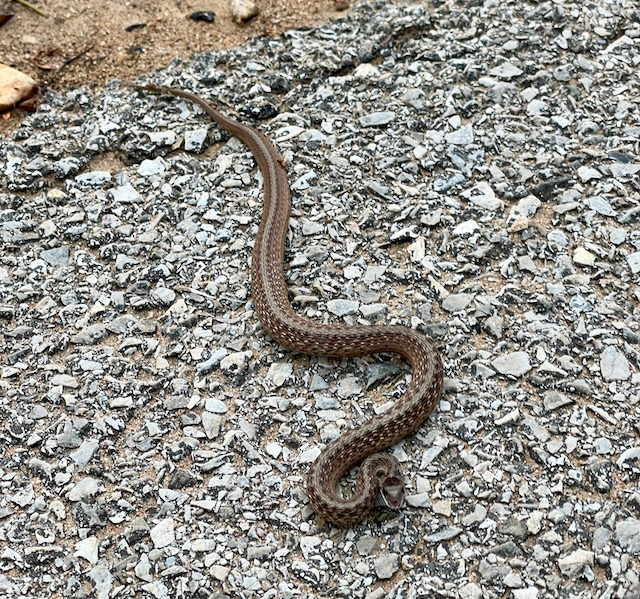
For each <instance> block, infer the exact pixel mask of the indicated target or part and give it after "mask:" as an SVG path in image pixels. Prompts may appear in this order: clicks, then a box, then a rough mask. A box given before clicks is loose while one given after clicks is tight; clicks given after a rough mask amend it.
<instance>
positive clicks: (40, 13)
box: [16, 0, 49, 17]
mask: <svg viewBox="0 0 640 599" xmlns="http://www.w3.org/2000/svg"><path fill="white" fill-rule="evenodd" d="M16 2H18V3H19V4H22V6H26V7H27V8H29V9H31V10H32V11H33V12H35V13H38V14H39V15H40V16H41V17H48V16H49V15H48V14H47V13H46V12H44V11H43V10H40V9H39V8H38V7H37V6H34V5H33V4H31V2H27V0H16Z"/></svg>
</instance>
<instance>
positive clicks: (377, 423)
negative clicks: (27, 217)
mask: <svg viewBox="0 0 640 599" xmlns="http://www.w3.org/2000/svg"><path fill="white" fill-rule="evenodd" d="M139 89H143V90H146V91H150V92H154V93H166V94H171V95H174V96H181V97H183V98H186V99H188V100H191V101H192V102H194V103H196V104H197V105H199V106H200V107H202V109H203V110H204V111H205V112H206V113H207V114H208V115H209V116H210V117H211V118H212V119H213V120H214V121H215V122H216V123H217V124H218V125H220V126H221V127H222V128H223V129H225V130H226V131H227V132H228V133H230V134H231V135H233V136H235V137H237V138H238V139H240V140H241V141H242V142H243V143H244V144H245V145H246V146H247V147H248V148H249V150H250V151H251V153H252V154H253V156H254V157H255V160H256V162H257V163H258V167H259V168H260V170H261V171H262V175H263V179H264V207H263V211H262V218H261V221H260V227H259V229H258V233H257V237H256V240H255V244H254V247H253V254H252V262H251V291H252V294H253V301H254V305H255V310H256V313H257V315H258V318H259V319H260V322H261V323H262V326H263V328H264V329H265V330H266V331H267V333H268V334H269V335H270V336H271V337H272V338H273V339H274V340H275V341H277V342H278V343H280V344H281V345H283V346H284V347H287V348H289V349H291V350H294V351H297V352H301V353H304V354H309V355H317V356H327V357H334V358H348V357H355V356H365V355H371V354H377V353H381V352H393V353H397V354H400V355H402V356H404V357H405V358H406V359H407V361H408V362H409V364H410V366H411V368H412V372H413V376H412V380H411V383H410V384H409V387H408V389H407V391H406V392H405V394H404V395H403V396H402V398H400V399H399V400H398V401H396V402H395V403H394V404H393V406H392V407H391V408H390V409H389V410H387V411H385V412H383V413H381V414H378V415H376V416H374V417H373V418H371V419H369V420H367V421H365V422H364V423H363V424H360V425H358V426H356V427H355V428H353V429H351V430H349V431H347V432H345V433H343V434H342V435H340V436H339V437H338V438H337V439H334V440H333V441H331V442H330V443H329V444H328V445H327V446H326V447H325V449H324V450H323V451H322V452H321V454H320V455H319V456H318V458H317V459H316V461H315V462H314V463H313V464H312V466H311V468H310V470H309V474H308V477H307V493H308V496H309V500H310V503H311V506H312V507H313V509H314V510H315V511H316V512H317V513H318V514H320V515H321V516H322V517H323V518H324V519H325V520H327V521H329V522H332V523H334V524H336V525H339V526H346V525H350V524H353V523H355V522H357V521H358V520H360V519H361V518H362V517H363V516H364V515H365V514H366V513H367V511H368V510H369V509H370V508H371V507H372V506H373V504H374V502H375V499H376V497H377V496H378V494H382V497H383V499H384V500H385V502H386V503H387V505H388V506H389V507H392V508H395V509H397V508H399V507H400V506H401V505H402V501H403V497H404V491H403V489H404V483H403V478H402V474H401V471H400V464H399V463H398V461H397V460H396V459H395V458H394V457H393V456H391V455H389V454H381V453H379V452H380V451H382V450H383V449H386V448H388V447H389V446H391V445H393V444H394V443H396V442H398V441H399V440H400V439H402V438H404V437H406V436H407V435H410V434H412V433H413V432H414V431H415V430H416V429H418V428H419V427H420V426H421V424H422V423H423V421H424V420H425V419H426V418H427V416H428V415H429V414H430V413H431V411H432V410H433V408H434V407H435V405H436V403H437V402H438V400H439V398H440V394H441V391H442V380H443V370H442V361H441V359H440V356H439V354H438V352H437V351H436V349H435V348H434V346H433V345H432V343H431V342H430V341H429V340H428V339H427V337H425V336H424V335H422V334H420V333H418V332H417V331H414V330H412V329H409V328H407V327H404V326H398V325H394V326H386V325H375V326H352V325H334V324H330V325H327V324H321V323H317V322H314V321H313V320H310V319H307V318H304V317H302V316H300V315H298V314H296V313H295V312H294V311H293V309H292V307H291V304H290V302H289V298H288V290H287V285H286V282H285V278H284V266H283V260H284V249H285V239H286V235H287V230H288V226H289V213H290V209H291V193H290V190H289V183H288V180H287V175H286V171H285V166H284V160H283V159H282V157H281V156H280V154H279V153H278V152H277V150H276V149H275V148H274V146H273V145H272V143H271V142H270V141H269V140H268V139H267V138H266V137H265V136H264V135H263V134H262V133H260V132H259V131H257V130H255V129H253V128H251V127H249V126H247V125H243V124H241V123H238V122H237V121H235V120H233V119H231V118H229V117H227V116H225V115H224V114H222V113H221V112H219V111H218V110H216V109H215V108H213V107H212V106H211V105H210V104H208V103H207V102H206V101H204V100H203V99H202V98H200V97H198V96H196V95H195V94H192V93H190V92H186V91H183V90H179V89H173V88H168V87H161V86H155V85H147V86H143V87H139ZM361 462H362V465H361V467H360V469H359V470H358V474H357V476H356V484H355V491H354V493H353V494H352V495H351V496H350V497H348V498H344V497H342V496H341V495H339V494H338V493H337V487H338V484H339V482H340V479H341V478H342V477H343V476H345V475H346V474H347V473H348V472H349V471H350V470H351V468H353V467H354V466H355V465H356V464H358V463H361Z"/></svg>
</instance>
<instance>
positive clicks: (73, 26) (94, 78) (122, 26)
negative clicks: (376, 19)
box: [0, 0, 344, 133]
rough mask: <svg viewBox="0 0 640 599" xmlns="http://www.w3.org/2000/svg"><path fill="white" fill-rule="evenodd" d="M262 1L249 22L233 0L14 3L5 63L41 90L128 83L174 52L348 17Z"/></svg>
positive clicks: (316, 2)
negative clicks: (211, 16) (239, 20)
mask: <svg viewBox="0 0 640 599" xmlns="http://www.w3.org/2000/svg"><path fill="white" fill-rule="evenodd" d="M256 2H257V4H258V8H259V10H260V14H259V15H258V16H257V17H255V18H254V19H252V20H251V21H249V22H248V23H246V24H244V25H238V24H236V23H235V22H234V21H233V20H232V18H231V8H230V0H130V1H127V0H75V1H72V0H48V1H45V0H32V3H33V4H35V5H36V6H38V8H40V9H41V10H43V11H45V12H46V13H47V15H48V16H47V17H42V16H39V15H38V14H36V13H35V12H33V11H31V10H29V9H28V8H25V7H23V6H21V5H20V4H18V3H17V2H10V3H9V6H10V7H11V8H12V9H13V11H14V13H15V14H14V16H13V17H12V18H11V20H10V21H8V22H7V23H6V24H5V25H4V26H3V27H0V62H2V63H4V64H7V65H9V66H11V67H14V68H16V69H19V70H20V71H23V72H24V73H27V74H28V75H30V76H31V77H33V78H34V79H35V80H36V81H37V82H38V83H39V84H40V86H41V89H42V90H47V89H55V90H62V89H65V88H68V87H73V86H95V85H97V86H100V85H103V84H104V83H105V82H106V81H109V80H111V79H119V80H120V81H124V82H130V81H132V80H133V79H134V78H135V77H136V76H137V75H139V74H141V73H150V72H152V71H153V70H155V69H159V68H162V67H163V66H165V65H166V64H167V63H168V62H169V61H170V60H171V59H172V58H174V57H176V56H177V57H180V58H188V57H189V56H191V55H192V54H194V53H196V52H204V51H211V50H215V49H219V48H230V47H233V46H236V45H238V44H241V43H242V42H244V41H245V40H247V39H249V38H252V37H255V36H258V35H269V36H273V35H278V34H279V33H281V32H283V31H285V30H287V29H292V28H296V27H303V26H313V25H317V24H319V23H321V22H324V21H326V20H328V19H331V18H337V17H340V16H343V15H344V12H338V11H337V10H336V6H337V5H336V2H335V1H334V0H256ZM2 4H3V1H2V0H0V6H1V5H2ZM196 11H212V12H213V13H215V21H214V22H213V23H209V22H202V21H194V20H193V19H191V18H190V15H192V13H194V12H196ZM22 117H23V115H22V114H21V111H20V110H14V111H12V112H11V113H6V114H4V115H2V122H1V123H0V133H6V132H7V131H9V130H11V129H12V128H13V127H15V126H16V125H17V124H18V123H19V121H20V120H21V118H22Z"/></svg>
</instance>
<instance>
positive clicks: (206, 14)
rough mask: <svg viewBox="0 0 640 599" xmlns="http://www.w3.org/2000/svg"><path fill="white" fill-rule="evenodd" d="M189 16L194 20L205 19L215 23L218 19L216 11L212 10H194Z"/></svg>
mask: <svg viewBox="0 0 640 599" xmlns="http://www.w3.org/2000/svg"><path fill="white" fill-rule="evenodd" d="M189 18H190V19H191V20H192V21H205V22H206V23H213V22H214V21H215V20H216V13H214V12H213V11H211V10H196V12H192V13H191V15H190V16H189Z"/></svg>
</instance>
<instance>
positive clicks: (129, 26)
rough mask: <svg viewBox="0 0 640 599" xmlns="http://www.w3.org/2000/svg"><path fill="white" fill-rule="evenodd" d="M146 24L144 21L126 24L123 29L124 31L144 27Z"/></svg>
mask: <svg viewBox="0 0 640 599" xmlns="http://www.w3.org/2000/svg"><path fill="white" fill-rule="evenodd" d="M146 26H147V24H146V23H132V24H131V25H127V26H126V27H125V28H124V30H125V31H135V30H136V29H144V28H145V27H146Z"/></svg>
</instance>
